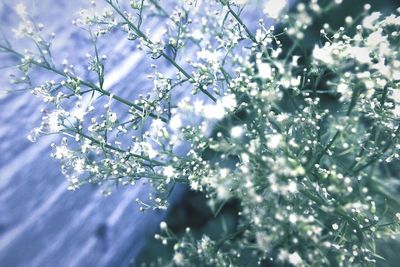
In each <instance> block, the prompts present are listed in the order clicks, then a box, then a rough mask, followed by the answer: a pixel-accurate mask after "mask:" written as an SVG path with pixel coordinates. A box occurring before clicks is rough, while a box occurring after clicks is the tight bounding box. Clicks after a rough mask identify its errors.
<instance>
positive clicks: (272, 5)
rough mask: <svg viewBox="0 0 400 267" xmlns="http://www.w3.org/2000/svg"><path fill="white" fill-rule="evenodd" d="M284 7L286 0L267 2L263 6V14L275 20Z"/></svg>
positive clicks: (270, 0)
mask: <svg viewBox="0 0 400 267" xmlns="http://www.w3.org/2000/svg"><path fill="white" fill-rule="evenodd" d="M286 5H287V0H269V1H268V2H266V3H265V5H264V13H265V14H267V15H268V16H269V17H270V18H272V19H277V18H278V17H279V15H280V14H281V12H282V10H283V9H284V8H285V7H286Z"/></svg>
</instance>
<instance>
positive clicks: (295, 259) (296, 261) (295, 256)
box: [288, 252, 303, 266]
mask: <svg viewBox="0 0 400 267" xmlns="http://www.w3.org/2000/svg"><path fill="white" fill-rule="evenodd" d="M288 262H289V263H290V264H292V265H294V266H299V265H300V264H302V262H303V260H302V259H301V257H300V255H299V253H297V252H294V253H291V254H289V257H288Z"/></svg>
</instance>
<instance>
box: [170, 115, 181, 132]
mask: <svg viewBox="0 0 400 267" xmlns="http://www.w3.org/2000/svg"><path fill="white" fill-rule="evenodd" d="M169 126H170V127H171V128H172V129H173V130H178V129H180V128H181V127H182V119H181V115H180V114H175V115H174V116H173V117H172V118H171V120H170V122H169Z"/></svg>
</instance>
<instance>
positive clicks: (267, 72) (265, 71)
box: [257, 62, 272, 79]
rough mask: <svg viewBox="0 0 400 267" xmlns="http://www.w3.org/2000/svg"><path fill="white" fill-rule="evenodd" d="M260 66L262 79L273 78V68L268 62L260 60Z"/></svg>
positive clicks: (258, 65)
mask: <svg viewBox="0 0 400 267" xmlns="http://www.w3.org/2000/svg"><path fill="white" fill-rule="evenodd" d="M257 67H258V75H259V76H260V78H262V79H271V78H272V68H271V66H270V65H269V64H268V63H264V62H259V63H258V64H257Z"/></svg>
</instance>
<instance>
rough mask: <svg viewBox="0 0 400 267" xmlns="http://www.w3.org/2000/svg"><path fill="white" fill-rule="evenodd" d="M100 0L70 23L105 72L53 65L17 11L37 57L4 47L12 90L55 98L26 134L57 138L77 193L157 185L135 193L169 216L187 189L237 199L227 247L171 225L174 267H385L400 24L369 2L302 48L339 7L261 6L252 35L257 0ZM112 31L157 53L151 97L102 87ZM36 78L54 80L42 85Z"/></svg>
mask: <svg viewBox="0 0 400 267" xmlns="http://www.w3.org/2000/svg"><path fill="white" fill-rule="evenodd" d="M103 2H104V3H103V4H105V6H106V7H105V9H104V10H103V11H99V8H100V7H101V6H102V4H101V3H98V4H97V6H96V3H93V6H92V7H91V8H89V9H88V10H83V11H82V12H81V13H80V17H79V19H77V20H76V21H74V24H76V25H78V26H79V27H81V28H84V29H86V30H87V31H88V33H89V35H90V40H91V41H92V42H93V47H94V49H93V51H94V52H93V54H89V55H87V58H88V66H87V68H88V70H89V71H90V72H92V73H94V74H95V78H93V76H90V77H92V78H87V79H85V78H82V77H83V76H84V75H80V74H79V73H78V71H75V69H74V66H71V65H68V61H67V60H64V61H63V62H62V63H61V64H59V63H56V61H57V60H58V59H56V58H54V57H53V56H52V54H51V51H50V46H51V43H52V41H53V39H54V38H55V37H54V34H53V35H50V36H49V38H48V39H46V37H45V36H46V33H45V32H44V30H43V25H36V24H34V23H33V21H32V20H31V19H30V17H29V16H28V15H27V12H26V10H25V8H24V6H22V5H19V6H18V7H17V11H18V13H19V15H20V16H21V18H22V23H21V25H20V26H19V27H18V28H17V29H16V30H15V32H16V34H17V35H18V36H19V37H23V38H29V39H30V40H31V41H32V42H33V43H34V44H35V49H27V50H26V51H24V52H18V51H16V50H15V49H14V48H13V46H12V45H11V44H10V42H8V41H7V40H4V42H3V43H2V44H1V46H0V49H1V51H3V52H6V53H8V54H10V55H12V56H14V57H16V58H18V59H19V62H18V65H17V67H18V69H19V71H20V73H19V74H18V75H16V76H14V77H13V81H14V82H15V83H19V84H25V85H27V87H28V88H30V89H31V90H32V93H33V94H34V95H37V96H40V97H42V98H43V101H45V102H47V103H48V107H49V108H48V109H46V110H43V122H42V125H41V126H40V127H38V128H36V129H34V130H33V131H32V133H31V135H30V138H31V139H32V140H35V139H36V137H37V136H42V135H48V134H58V135H60V136H62V139H61V142H60V143H59V144H54V145H53V149H54V152H53V154H52V156H53V157H55V158H57V159H59V160H61V162H62V164H63V165H62V170H63V173H64V174H65V176H66V177H67V179H68V181H69V189H71V190H75V189H78V188H79V187H80V186H81V185H83V184H85V183H96V184H101V185H102V186H104V188H105V190H106V191H107V192H108V190H110V188H111V187H112V186H113V185H115V184H117V185H118V184H134V183H135V182H136V181H138V180H140V179H147V180H148V181H150V182H151V183H152V185H153V186H154V191H155V193H154V195H152V196H150V197H149V199H148V200H138V201H139V202H140V203H141V205H142V208H143V209H148V208H158V209H165V208H166V206H167V198H168V196H169V194H170V193H171V191H172V189H173V188H174V185H175V184H176V183H186V184H188V185H189V186H190V188H191V189H192V190H195V191H200V192H203V193H204V194H205V195H206V196H207V198H208V199H209V204H210V207H211V208H213V209H214V210H218V209H219V208H220V207H221V206H223V205H224V203H226V202H227V201H229V200H230V199H232V198H235V199H238V200H239V201H240V205H241V210H240V212H239V214H238V215H239V222H238V224H237V225H236V226H235V229H234V230H232V231H227V232H226V233H222V235H221V236H220V237H217V238H211V237H209V236H206V235H204V236H203V237H201V238H200V239H197V238H195V237H194V236H193V235H192V233H191V230H190V229H187V231H186V234H185V235H184V236H183V237H177V236H175V235H174V233H172V232H171V231H170V230H169V229H168V226H167V225H166V223H162V224H161V234H160V235H156V238H157V239H160V240H161V241H162V242H163V243H165V244H166V243H168V242H174V243H175V245H174V250H175V254H174V256H173V259H171V262H170V263H168V264H170V265H176V266H245V265H246V263H245V262H243V261H242V255H244V254H247V255H251V257H253V258H254V259H256V262H258V264H261V265H262V264H264V263H265V262H273V263H274V264H275V265H277V266H278V265H282V266H287V265H290V266H374V263H375V262H376V259H377V257H379V255H377V254H376V248H375V241H376V240H377V239H380V238H386V237H387V236H389V237H393V236H394V235H395V234H397V233H398V232H399V230H400V224H399V223H400V213H398V212H399V208H400V206H399V194H398V191H396V187H397V186H398V184H399V180H398V179H396V174H395V173H393V171H392V170H391V166H393V165H394V164H399V152H400V143H399V139H400V134H399V131H400V126H399V125H400V123H399V122H400V88H399V83H400V55H399V52H398V50H399V44H400V16H398V15H397V14H392V15H388V16H383V15H382V14H381V13H379V12H372V13H371V12H369V9H370V6H369V5H366V6H365V12H364V13H363V14H361V15H360V16H359V17H357V18H351V17H347V18H346V20H345V22H344V26H343V27H341V28H339V29H333V28H331V27H330V26H329V25H328V24H325V25H324V27H323V29H321V32H320V34H321V37H320V43H319V44H316V45H315V47H314V48H313V50H312V51H307V50H305V49H304V48H303V47H302V41H303V40H304V39H305V38H306V36H305V35H304V32H306V31H305V30H306V29H307V28H308V27H309V26H310V25H311V24H312V22H313V18H315V17H320V16H322V15H323V14H324V12H326V11H327V10H329V9H331V8H335V7H336V6H337V5H340V4H341V1H333V2H331V3H330V4H328V5H327V6H322V5H320V4H319V3H318V2H317V1H315V0H312V1H310V3H309V4H307V5H305V4H303V3H299V4H297V6H295V7H294V12H293V14H290V15H283V13H284V12H283V11H284V10H285V9H287V6H286V2H285V1H269V2H267V3H266V4H264V5H265V6H264V7H263V8H262V9H258V10H262V12H261V13H260V11H255V13H257V12H258V13H257V14H258V15H259V17H260V20H259V21H258V24H257V25H252V26H257V28H256V29H253V28H250V26H249V25H248V24H246V22H245V21H246V18H245V16H242V13H241V12H242V10H243V7H244V5H248V6H249V7H252V6H257V5H260V3H256V2H257V1H254V3H253V1H243V0H240V1H238V0H232V1H230V0H219V1H201V0H198V1H174V2H173V4H174V5H173V8H172V9H171V7H170V6H169V5H168V4H166V3H164V1H157V0H142V1H131V2H130V3H129V6H128V5H127V4H128V3H119V2H118V1H117V0H104V1H103ZM261 2H264V1H261ZM272 2H273V4H272ZM397 11H399V10H397ZM149 17H157V18H159V20H161V21H163V24H162V25H163V26H162V27H165V29H163V32H162V34H159V35H155V34H151V33H150V32H149V31H146V30H144V29H143V27H144V26H143V25H145V23H146V20H145V19H146V18H149ZM267 17H269V18H272V19H276V20H277V21H279V23H280V24H279V25H276V26H275V27H274V26H268V24H269V25H271V22H270V21H269V20H268V19H267ZM116 32H118V33H121V32H123V33H124V34H125V35H126V38H127V39H129V40H130V42H133V43H134V44H135V45H136V47H137V49H138V50H142V51H143V53H146V54H148V55H149V57H150V58H152V59H153V60H154V65H152V68H153V73H151V74H149V77H148V78H149V79H150V80H151V81H152V89H151V90H149V91H148V92H147V93H146V94H145V95H134V94H133V93H132V94H131V95H130V97H129V98H126V97H122V96H119V95H116V94H114V93H113V88H108V86H107V68H106V60H107V56H105V55H104V56H102V55H100V52H99V50H98V46H97V43H98V42H99V40H100V39H102V38H107V37H108V36H111V35H112V34H115V33H116ZM284 38H286V39H289V40H291V46H289V47H286V46H285V45H283V42H282V40H283V39H284ZM159 62H166V63H167V64H169V66H170V68H169V69H168V70H165V71H163V70H162V67H161V64H160V66H159V65H158V64H157V63H159ZM171 68H172V69H173V70H174V71H173V72H171ZM38 71H42V72H45V73H47V75H51V77H52V78H50V79H48V80H45V81H37V80H38V79H37V75H38V74H37V73H38ZM210 152H212V154H213V155H214V156H213V157H212V158H210V157H207V156H206V154H210ZM397 178H398V177H397ZM275 265H274V266H275Z"/></svg>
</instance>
